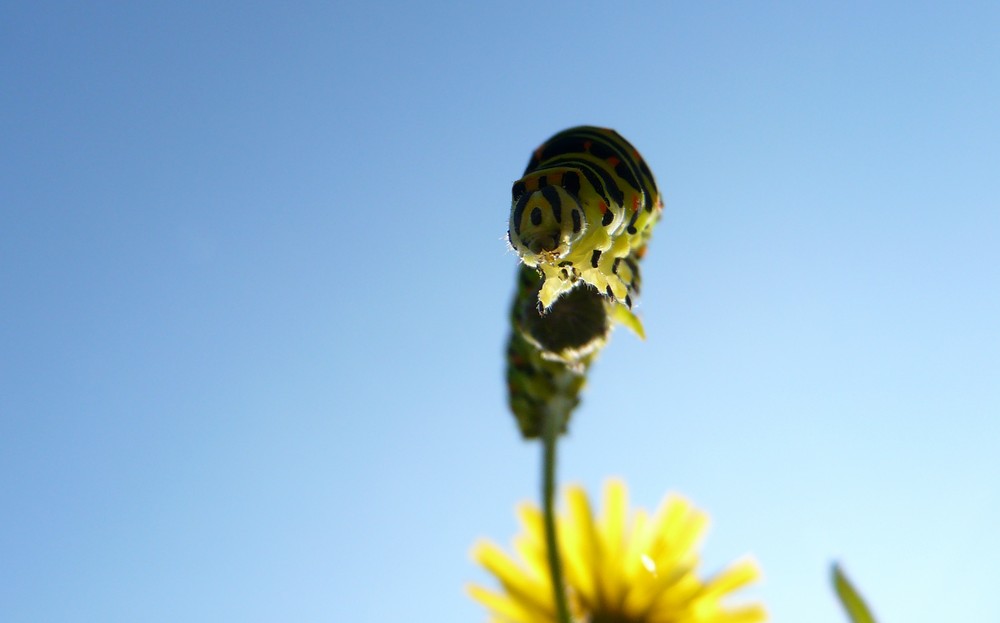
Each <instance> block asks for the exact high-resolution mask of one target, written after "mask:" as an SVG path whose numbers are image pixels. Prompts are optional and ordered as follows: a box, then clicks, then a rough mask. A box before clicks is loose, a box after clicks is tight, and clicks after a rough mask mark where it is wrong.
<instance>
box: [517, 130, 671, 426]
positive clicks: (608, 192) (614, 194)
mask: <svg viewBox="0 0 1000 623" xmlns="http://www.w3.org/2000/svg"><path fill="white" fill-rule="evenodd" d="M661 212H662V202H661V200H660V195H659V192H658V190H657V187H656V183H655V181H654V180H653V176H652V173H650V171H649V168H648V167H647V166H646V164H645V162H644V161H643V160H642V157H641V156H639V153H638V152H637V151H636V150H635V148H634V147H632V145H631V144H629V143H628V141H626V140H625V139H624V138H622V137H621V136H620V135H619V134H618V133H617V132H615V131H614V130H608V129H602V128H595V127H590V126H581V127H578V128H572V129H569V130H565V131H563V132H560V133H558V134H556V135H555V136H553V137H552V138H551V139H549V140H548V141H547V142H545V143H544V144H542V146H541V147H539V148H538V149H536V150H535V152H534V153H533V155H532V157H531V160H530V161H529V162H528V167H527V169H526V170H525V173H524V175H523V177H522V178H521V179H519V180H518V181H516V182H514V186H513V189H512V206H511V215H510V227H509V229H508V231H507V236H508V241H509V242H510V245H511V246H512V247H513V248H514V249H515V250H516V251H517V253H518V255H519V256H520V258H521V262H522V263H521V266H520V268H519V272H518V280H517V289H516V291H515V295H514V302H513V305H512V307H511V312H510V322H511V336H510V340H509V342H508V345H507V386H508V396H509V404H510V408H511V411H512V412H513V413H514V416H515V418H516V419H517V422H518V425H519V427H520V430H521V434H522V436H524V437H525V438H533V437H538V436H540V435H541V429H542V423H543V420H544V417H545V413H546V411H547V410H548V409H551V408H558V409H560V410H561V411H563V412H564V413H566V415H567V417H566V419H565V420H564V421H563V430H565V427H566V425H567V424H568V419H569V417H568V416H569V414H571V413H572V412H573V410H574V409H575V407H576V406H577V405H578V404H579V400H580V397H579V396H580V393H581V391H582V389H583V386H584V383H585V381H586V373H587V370H588V368H589V367H590V365H591V363H593V361H594V360H595V359H596V357H597V355H598V353H599V352H600V350H601V349H602V348H603V347H604V345H605V344H606V343H607V339H608V336H609V334H610V331H611V327H612V325H613V324H614V323H615V322H620V323H622V324H625V325H626V326H628V327H630V328H631V329H632V330H633V331H635V332H636V333H637V334H639V335H640V336H643V334H644V331H643V327H642V324H641V323H640V322H639V319H638V318H636V317H635V315H634V314H633V313H632V312H631V307H632V303H633V300H634V297H635V296H638V294H639V260H640V259H641V257H642V256H643V254H644V252H645V249H646V244H647V242H648V240H649V236H650V231H651V229H652V227H653V225H654V224H655V223H656V221H657V220H658V219H659V217H660V213H661Z"/></svg>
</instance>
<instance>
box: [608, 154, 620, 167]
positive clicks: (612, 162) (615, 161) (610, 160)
mask: <svg viewBox="0 0 1000 623" xmlns="http://www.w3.org/2000/svg"><path fill="white" fill-rule="evenodd" d="M619 162H621V160H619V159H618V158H615V157H614V156H611V157H610V158H608V164H610V165H611V166H613V167H617V166H618V163H619Z"/></svg>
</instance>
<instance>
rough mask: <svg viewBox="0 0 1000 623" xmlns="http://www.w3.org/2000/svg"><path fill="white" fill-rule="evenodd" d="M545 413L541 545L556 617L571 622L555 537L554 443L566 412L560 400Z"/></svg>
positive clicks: (557, 542) (564, 419)
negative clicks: (547, 565) (546, 556)
mask: <svg viewBox="0 0 1000 623" xmlns="http://www.w3.org/2000/svg"><path fill="white" fill-rule="evenodd" d="M552 402H554V403H556V404H552V403H551V402H550V403H549V405H548V408H547V409H546V410H545V411H546V413H545V423H544V424H543V426H542V447H543V450H542V506H543V509H544V513H545V544H546V546H547V547H546V549H547V551H548V557H549V573H550V574H551V575H552V590H553V591H554V593H555V602H556V614H557V615H558V617H559V621H560V623H572V622H571V619H570V618H569V609H568V608H567V606H566V583H565V582H564V581H563V570H562V563H561V562H560V558H559V539H558V538H557V535H556V512H555V500H554V498H555V489H556V444H558V442H559V434H560V433H561V432H562V427H563V423H564V422H565V421H566V417H567V415H568V410H567V409H565V408H559V407H561V406H562V405H559V404H558V403H559V402H560V401H552Z"/></svg>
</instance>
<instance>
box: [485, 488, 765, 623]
mask: <svg viewBox="0 0 1000 623" xmlns="http://www.w3.org/2000/svg"><path fill="white" fill-rule="evenodd" d="M626 498H627V492H626V489H625V484H624V483H622V482H621V481H618V480H612V481H609V482H608V483H606V485H605V488H604V508H603V513H602V514H601V516H600V517H599V518H595V517H594V515H593V513H592V512H591V508H590V502H589V501H588V500H587V495H586V493H584V491H583V489H581V488H580V487H568V488H567V489H566V508H565V509H564V511H563V512H562V513H560V514H559V516H558V519H557V525H558V530H559V549H560V554H561V556H562V561H563V570H564V574H565V580H566V590H567V593H568V596H569V601H570V609H571V611H572V614H573V618H574V620H576V621H586V622H588V623H756V622H758V621H764V620H766V618H767V616H766V613H765V611H764V608H763V606H761V605H759V604H750V605H742V606H727V605H725V604H723V598H724V597H726V595H727V594H729V593H731V592H733V591H735V590H736V589H738V588H741V587H743V586H745V585H747V584H749V583H751V582H753V581H754V580H756V579H757V578H758V577H759V575H760V571H759V569H758V568H757V565H756V564H755V563H754V562H753V561H751V560H743V561H739V562H736V563H734V564H733V565H731V566H729V567H728V568H727V569H725V570H723V571H721V572H719V573H717V574H716V575H714V576H712V577H709V578H707V579H701V578H699V577H698V575H697V571H698V562H699V561H698V552H697V551H696V548H697V546H698V542H699V541H700V539H701V536H702V534H703V533H704V531H705V529H706V527H707V525H708V516H707V515H705V513H703V512H701V511H699V510H697V509H695V508H694V507H693V506H692V505H691V504H690V503H689V502H687V501H686V500H684V499H682V498H680V497H677V496H672V495H671V496H667V497H666V498H665V499H664V500H663V502H662V503H661V505H660V508H659V510H658V511H657V513H656V514H655V515H653V516H652V517H650V515H649V514H648V513H646V512H645V511H643V510H638V511H636V512H635V513H634V515H633V516H632V518H631V521H630V520H629V517H628V516H627V515H628V501H627V499H626ZM518 515H519V517H520V520H521V523H522V524H523V526H524V531H523V532H522V533H521V534H520V535H518V536H517V538H515V540H514V549H515V550H516V552H517V553H518V555H519V558H520V563H518V562H516V561H515V560H513V559H512V558H510V557H509V556H508V555H507V554H505V553H504V552H503V550H501V549H500V548H499V547H497V546H496V545H494V544H493V543H490V542H487V541H483V542H480V543H477V544H476V546H475V547H474V549H473V557H474V558H475V559H476V560H477V561H478V562H479V563H480V564H481V565H483V566H484V567H486V569H487V570H488V571H489V572H490V573H492V574H493V575H494V576H496V578H497V579H498V580H499V581H500V584H501V586H502V588H503V590H502V592H496V591H492V590H489V589H486V588H483V587H480V586H470V587H469V592H470V593H471V595H472V597H473V598H474V599H476V600H477V601H479V602H481V603H482V604H484V605H485V606H486V607H487V608H489V609H490V610H491V614H492V618H491V619H490V620H491V621H492V622H495V623H557V619H558V615H557V614H556V608H555V603H554V597H553V591H552V581H551V578H550V575H549V571H548V564H547V559H546V547H545V533H544V528H543V520H542V513H541V511H540V510H539V509H538V508H537V507H535V506H533V505H522V506H520V507H519V508H518Z"/></svg>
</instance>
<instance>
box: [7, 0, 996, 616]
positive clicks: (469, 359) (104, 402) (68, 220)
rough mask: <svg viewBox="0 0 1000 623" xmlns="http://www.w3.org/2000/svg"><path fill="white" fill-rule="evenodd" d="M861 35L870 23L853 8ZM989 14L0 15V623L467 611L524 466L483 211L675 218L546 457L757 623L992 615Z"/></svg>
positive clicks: (456, 6)
mask: <svg viewBox="0 0 1000 623" xmlns="http://www.w3.org/2000/svg"><path fill="white" fill-rule="evenodd" d="M876 4H877V6H876ZM998 32H1000V5H998V4H997V3H995V2H964V3H955V4H950V3H926V2H881V3H867V2H822V3H771V2H725V3H723V2H710V3H708V2H706V3H694V2H691V3H668V2H655V3H653V2H649V3H631V2H629V3H624V2H622V3H596V2H595V3H590V2H582V3H576V2H574V3H527V2H525V3H518V2H505V3H473V2H465V3H459V2H454V3H439V2H423V3H409V2H406V3H403V2H399V3H367V2H334V3H319V2H315V3H244V2H240V3H235V2H233V3H225V2H218V3H210V4H206V3H201V2H169V3H166V2H165V3H105V2H98V3H50V2H6V3H4V4H3V6H2V8H0V72H2V77H0V112H2V114H0V211H2V212H0V213H2V221H0V292H2V306H0V561H2V563H0V620H3V621H11V622H20V621H25V622H66V621H74V622H76V621H81V622H91V621H93V622H102V623H105V622H123V623H124V622H133V621H143V622H158V621H163V622H167V621H170V622H174V621H199V622H200V621H204V622H215V621H241V622H243V621H246V622H275V623H277V622H285V621H392V620H407V621H423V620H428V621H483V620H485V618H486V612H485V610H484V609H483V608H482V607H481V606H479V605H478V604H476V603H474V602H472V601H471V600H470V599H469V598H468V597H467V596H466V595H465V594H464V592H463V591H464V589H463V587H464V586H465V585H466V584H467V583H469V582H481V583H487V584H489V583H490V578H489V577H488V576H487V575H486V574H485V572H483V571H481V570H480V569H478V568H477V567H476V566H475V564H474V563H473V562H472V561H471V559H470V557H469V550H470V548H471V546H472V544H473V543H474V542H475V540H476V539H477V538H480V537H488V538H491V539H493V540H495V541H498V542H500V543H502V544H504V545H507V544H509V542H510V539H511V537H512V536H513V535H514V534H515V533H516V532H517V530H518V526H517V523H516V520H515V516H514V506H515V504H516V503H518V502H520V501H524V500H532V499H536V498H537V491H538V472H539V459H540V448H539V447H538V446H537V444H528V443H524V442H522V441H521V440H520V439H519V437H518V434H517V431H516V427H515V424H514V421H513V418H512V417H511V416H510V415H509V414H508V412H507V410H506V404H505V393H504V391H505V390H504V384H503V369H504V362H503V349H504V343H505V340H506V338H507V331H508V327H507V324H506V316H507V308H508V305H509V301H510V297H511V295H512V293H513V288H514V274H515V267H516V261H517V260H516V257H515V256H514V255H513V253H512V252H510V251H509V250H508V249H507V248H506V245H505V240H504V238H505V231H506V227H507V218H508V213H509V196H510V194H509V193H510V185H511V183H512V182H513V181H514V180H515V179H517V178H518V177H519V176H520V174H521V172H522V170H523V168H524V165H525V164H526V162H527V160H528V156H529V154H530V152H531V151H532V150H533V149H534V148H535V147H536V146H537V145H538V144H539V143H541V142H542V141H543V140H545V139H546V138H547V137H548V136H550V135H551V134H553V133H555V132H556V131H559V130H562V129H564V128H566V127H569V126H573V125H577V124H582V123H586V124H596V125H603V126H608V127H613V128H616V129H617V130H619V131H620V132H621V133H622V134H623V135H624V136H625V137H626V138H628V139H629V140H630V141H632V142H633V143H634V144H635V145H636V146H637V147H638V148H639V149H640V150H641V151H642V153H643V155H644V156H645V157H646V160H647V161H648V163H649V165H650V167H651V168H652V170H653V171H654V173H655V175H656V176H657V179H658V182H659V185H660V188H661V189H662V191H663V195H664V200H665V204H666V209H665V212H664V219H663V220H662V221H661V223H660V224H659V225H658V227H657V229H656V231H655V233H654V237H653V240H652V243H651V245H650V249H649V254H648V255H647V257H646V259H645V260H644V269H643V270H644V272H643V285H644V288H643V296H642V298H641V301H640V305H639V307H638V312H639V314H640V315H641V317H642V318H643V320H644V323H645V326H646V331H647V334H648V339H647V340H646V341H645V342H642V341H640V340H639V339H637V338H636V337H634V336H633V335H631V334H630V333H628V332H627V331H625V330H618V331H617V332H616V334H615V337H614V339H613V340H612V342H611V344H610V345H609V347H608V348H607V349H606V350H605V352H604V353H603V355H602V356H601V358H600V360H599V361H598V363H597V364H596V365H595V367H594V368H593V370H592V374H591V376H590V380H589V385H588V388H587V390H586V393H585V395H584V400H583V404H582V406H581V408H580V409H579V410H578V411H577V412H576V414H575V415H574V418H573V421H572V426H571V432H570V435H569V437H568V439H566V441H565V443H564V444H563V445H562V446H561V457H560V473H559V477H560V479H561V480H562V481H563V482H577V483H581V484H583V485H585V486H586V487H587V488H588V489H589V490H591V491H592V492H594V493H595V494H596V493H598V492H599V490H600V487H601V483H602V482H603V481H604V480H605V478H607V477H609V476H620V477H622V478H624V479H625V480H626V481H627V482H628V483H629V487H630V492H631V499H632V502H633V504H636V505H639V506H644V507H647V508H649V507H653V506H655V505H657V504H658V502H659V501H660V499H661V498H662V496H663V495H664V494H665V493H666V492H668V491H677V492H680V493H682V494H684V495H685V496H687V497H688V498H690V499H691V500H692V501H693V502H694V503H695V504H696V505H697V506H699V507H700V508H703V509H705V510H706V511H708V512H709V513H710V514H711V516H712V528H711V531H710V534H709V536H708V539H707V541H706V542H705V544H704V548H703V551H704V563H705V572H706V573H707V572H710V571H712V570H717V569H719V568H720V567H721V566H723V565H725V564H726V563H728V562H729V561H730V560H733V559H735V558H737V557H739V556H742V555H744V554H748V553H749V554H752V555H753V556H754V557H755V558H756V559H757V560H758V561H759V563H760V565H761V567H762V568H763V571H764V576H765V577H764V581H763V582H762V583H761V584H760V585H758V586H756V587H754V588H752V589H750V590H747V591H744V592H743V596H744V597H745V598H747V599H759V600H763V601H764V602H765V603H766V604H767V606H768V608H769V610H770V612H771V615H772V620H774V621H778V622H781V623H793V622H799V621H811V622H814V623H835V622H840V621H843V620H844V619H843V617H842V615H841V612H840V611H839V608H838V607H837V605H836V602H835V600H834V598H833V594H832V591H831V590H830V588H829V582H828V566H829V564H830V562H831V561H832V560H834V559H838V560H841V561H842V562H843V563H844V565H845V567H846V569H847V571H848V573H849V574H850V575H851V577H852V578H853V579H854V580H855V582H856V583H857V584H858V585H859V586H860V587H861V588H862V590H863V592H864V593H865V594H866V595H867V597H868V598H869V599H870V601H871V602H872V604H873V606H874V608H875V611H876V613H877V614H878V615H880V618H881V620H882V621H883V622H885V623H888V622H890V621H900V622H902V621H907V622H914V621H942V620H950V621H963V622H969V623H972V622H983V623H987V622H989V623H993V622H995V621H997V620H998V619H1000V605H998V603H997V600H996V596H997V586H998V584H1000V571H998V563H1000V536H998V530H997V526H998V525H1000V452H998V450H997V446H998V442H1000V418H998V414H1000V386H998V380H1000V175H998V162H1000V113H998V111H1000V36H998V35H997V33H998Z"/></svg>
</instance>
